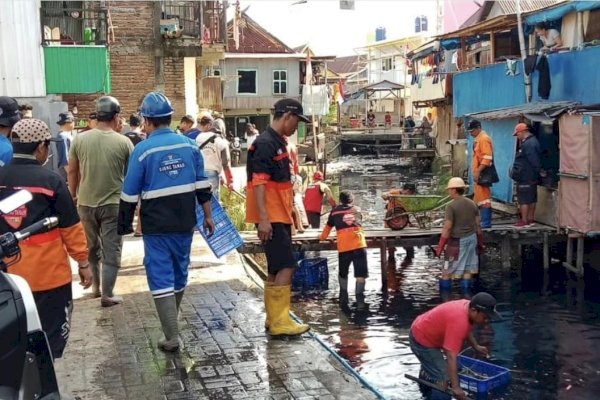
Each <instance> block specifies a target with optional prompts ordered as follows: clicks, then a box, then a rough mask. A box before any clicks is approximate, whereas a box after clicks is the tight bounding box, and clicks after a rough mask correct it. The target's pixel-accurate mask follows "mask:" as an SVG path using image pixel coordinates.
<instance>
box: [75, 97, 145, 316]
mask: <svg viewBox="0 0 600 400" xmlns="http://www.w3.org/2000/svg"><path fill="white" fill-rule="evenodd" d="M120 112H121V106H120V105H119V102H118V101H117V99H115V98H114V97H111V96H103V97H101V98H99V99H98V102H97V104H96V113H97V118H98V126H97V127H96V128H95V129H91V130H89V131H86V132H84V133H81V134H80V135H79V136H77V138H76V139H75V140H74V141H73V144H72V145H71V150H70V151H69V190H70V192H71V195H72V196H73V198H74V199H75V200H76V202H77V210H78V212H79V216H80V218H81V222H82V223H83V227H84V228H85V234H86V237H87V241H88V246H89V250H90V255H89V261H90V265H91V266H92V274H93V277H94V285H93V295H94V297H101V300H100V303H101V305H102V306H103V307H110V306H113V305H115V304H119V303H121V302H122V301H123V300H122V299H121V298H120V297H118V296H115V295H114V293H113V289H114V287H115V283H116V281H117V273H118V272H119V268H120V267H121V248H122V246H123V240H122V237H121V236H120V235H119V234H118V233H117V221H118V211H119V200H120V197H121V189H122V187H123V180H124V176H125V173H126V172H127V163H128V161H129V156H130V154H131V152H132V150H133V144H132V143H131V141H130V140H129V139H128V138H127V137H126V136H123V135H121V134H119V133H118V132H117V131H118V130H119V128H120V124H121V116H120ZM100 283H101V285H100ZM100 289H102V291H100Z"/></svg>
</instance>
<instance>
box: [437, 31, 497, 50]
mask: <svg viewBox="0 0 600 400" xmlns="http://www.w3.org/2000/svg"><path fill="white" fill-rule="evenodd" d="M484 40H490V35H488V34H480V35H475V36H471V37H467V38H465V43H467V44H474V43H477V42H482V41H484ZM440 46H441V47H442V49H444V50H455V49H459V48H460V39H457V38H451V39H442V40H441V41H440Z"/></svg>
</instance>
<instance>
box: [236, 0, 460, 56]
mask: <svg viewBox="0 0 600 400" xmlns="http://www.w3.org/2000/svg"><path fill="white" fill-rule="evenodd" d="M295 1H297V0H240V6H241V9H242V10H243V9H244V8H246V7H248V6H249V8H248V11H247V13H248V15H249V16H250V17H251V18H252V19H254V20H255V21H256V22H258V23H259V24H260V25H262V27H263V28H265V29H266V30H267V31H269V32H271V33H272V34H274V35H275V36H277V37H278V38H279V39H280V40H282V41H283V42H284V43H285V44H287V45H289V46H291V47H296V46H299V45H302V44H305V43H309V44H310V46H311V47H312V48H313V49H314V50H315V52H316V53H317V54H319V55H336V56H345V55H352V54H354V49H355V48H357V47H361V46H364V45H365V44H367V40H368V37H369V35H370V36H372V38H373V39H374V37H375V29H376V28H377V27H385V28H386V33H387V39H397V38H402V37H406V36H410V35H412V34H413V33H414V31H415V18H416V17H417V16H419V15H425V16H427V17H428V20H429V31H430V32H431V33H433V34H434V33H435V4H436V3H435V0H387V1H380V0H356V2H355V9H354V10H340V8H339V0H307V2H306V3H305V4H297V5H292V4H293V3H294V2H295ZM458 1H461V0H458ZM232 3H233V1H230V4H232ZM232 8H233V7H230V9H229V13H228V16H229V17H231V15H232V12H231V11H232Z"/></svg>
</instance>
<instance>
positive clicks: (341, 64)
mask: <svg viewBox="0 0 600 400" xmlns="http://www.w3.org/2000/svg"><path fill="white" fill-rule="evenodd" d="M358 62H359V60H358V56H346V57H337V58H336V59H335V60H333V61H329V62H328V63H327V68H329V69H330V70H332V71H333V72H335V73H337V74H340V75H346V74H351V73H354V72H357V71H358Z"/></svg>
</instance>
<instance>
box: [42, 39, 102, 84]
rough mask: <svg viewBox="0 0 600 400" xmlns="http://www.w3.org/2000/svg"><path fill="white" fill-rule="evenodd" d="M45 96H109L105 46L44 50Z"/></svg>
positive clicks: (53, 47) (58, 47)
mask: <svg viewBox="0 0 600 400" xmlns="http://www.w3.org/2000/svg"><path fill="white" fill-rule="evenodd" d="M44 55H45V60H46V68H45V70H46V86H47V91H48V93H55V94H61V93H110V92H111V80H110V60H109V56H108V48H107V47H104V46H49V47H44Z"/></svg>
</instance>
